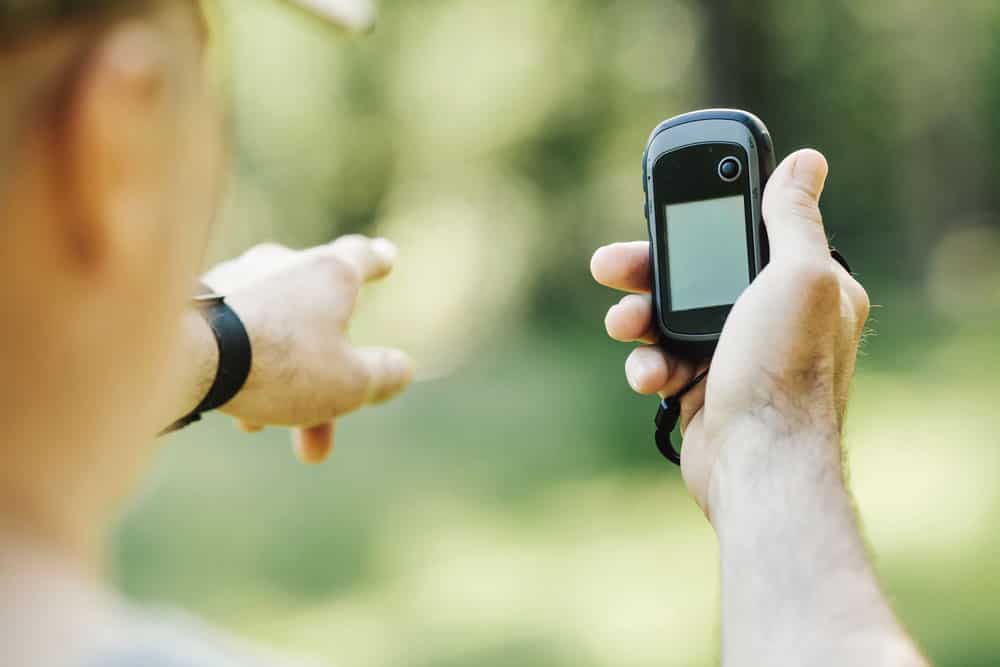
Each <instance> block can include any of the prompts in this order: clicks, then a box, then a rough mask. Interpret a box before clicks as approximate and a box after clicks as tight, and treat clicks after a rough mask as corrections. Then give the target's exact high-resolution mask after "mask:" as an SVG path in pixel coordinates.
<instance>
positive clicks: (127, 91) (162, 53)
mask: <svg viewBox="0 0 1000 667" xmlns="http://www.w3.org/2000/svg"><path fill="white" fill-rule="evenodd" d="M169 47H170V45H169V43H168V37H167V35H166V33H165V32H164V31H163V30H162V29H161V28H158V27H157V25H156V24H155V23H154V22H153V21H152V20H141V19H133V20H129V21H126V22H123V23H121V24H118V25H116V26H113V27H112V28H111V29H110V30H109V31H108V32H106V33H105V34H103V35H102V36H101V37H100V39H99V42H98V43H97V45H96V47H95V48H93V49H92V51H91V56H90V57H89V58H88V59H87V60H86V61H85V62H84V64H83V66H82V68H81V69H80V70H79V72H78V74H77V77H76V80H75V81H74V82H73V85H71V86H70V87H69V88H68V89H67V98H68V99H66V100H65V104H64V107H63V109H64V114H65V115H64V117H63V123H64V125H63V128H62V130H63V134H62V137H61V139H62V142H63V146H64V148H65V149H66V150H67V151H68V154H67V156H66V157H67V160H66V161H65V163H64V165H63V167H62V170H63V178H64V184H65V185H66V186H67V191H68V192H67V194H68V195H69V196H68V197H66V198H65V201H66V203H67V204H68V207H67V208H68V210H66V211H65V217H64V219H63V221H62V222H63V223H65V224H66V230H67V231H68V233H69V234H70V241H71V250H72V252H73V254H74V255H75V256H76V258H77V259H79V260H80V261H81V262H83V263H84V265H86V266H88V267H89V268H98V267H103V268H110V267H109V266H108V264H109V262H110V263H111V264H113V263H114V262H115V261H117V260H121V259H126V258H128V257H137V256H142V253H141V252H139V253H136V252H135V251H137V250H140V248H138V247H137V245H141V244H147V245H148V244H149V243H150V241H151V240H152V239H151V238H150V235H151V234H153V233H154V230H155V228H156V225H157V223H158V222H160V221H158V220H155V219H153V218H154V216H155V215H156V214H157V212H158V211H162V210H163V206H162V203H161V202H160V201H158V200H157V198H158V197H162V196H164V195H163V188H162V184H163V182H164V178H167V171H168V166H169V163H170V161H171V156H172V153H173V151H172V147H173V146H174V142H175V138H176V134H177V118H176V113H175V111H176V107H177V92H176V86H175V85H173V82H172V81H171V77H172V74H173V72H172V70H173V69H174V68H173V67H172V63H171V61H170V58H171V51H170V48H169Z"/></svg>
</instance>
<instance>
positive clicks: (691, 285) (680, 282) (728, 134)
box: [642, 109, 850, 465]
mask: <svg viewBox="0 0 1000 667" xmlns="http://www.w3.org/2000/svg"><path fill="white" fill-rule="evenodd" d="M774 168H775V155H774V144H773V143H772V141H771V136H770V134H768V131H767V128H766V127H765V126H764V123H762V122H761V120H760V119H759V118H757V117H756V116H754V115H753V114H750V113H747V112H746V111H739V110H736V109H707V110H704V111H692V112H691V113H686V114H683V115H680V116H675V117H674V118H670V119H668V120H665V121H663V122H662V123H660V124H659V125H658V126H657V127H656V129H655V130H653V133H652V134H651V135H650V137H649V143H648V144H647V145H646V150H645V152H644V153H643V158H642V186H643V191H644V193H645V215H646V223H647V225H648V227H649V254H650V258H649V259H650V262H649V264H650V275H651V282H652V293H653V321H654V326H655V328H656V330H657V332H658V337H659V343H660V344H661V345H662V346H663V347H664V348H665V349H666V350H667V351H669V352H670V353H671V354H672V355H674V356H676V357H680V358H684V359H689V360H693V361H701V360H704V359H708V358H710V357H711V356H712V353H713V352H714V351H715V346H716V344H717V343H718V341H719V336H720V335H721V334H722V327H723V325H724V324H725V322H726V318H727V317H728V316H729V312H730V310H732V307H733V304H734V303H735V302H736V300H737V299H738V298H739V296H740V295H741V294H742V293H743V290H745V289H746V288H747V287H749V285H750V282H751V281H752V280H753V279H754V278H755V277H756V276H757V274H758V273H760V272H761V271H762V270H763V269H764V267H765V266H766V265H767V262H768V259H769V257H770V251H769V246H768V242H767V232H766V230H765V229H764V221H763V218H762V216H761V196H762V193H763V192H764V186H765V185H766V184H767V179H768V178H769V177H770V176H771V172H773V171H774ZM832 256H833V258H834V259H835V260H836V261H838V262H839V263H840V264H841V265H843V267H844V268H845V269H847V270H848V271H850V268H849V267H848V265H847V262H846V261H845V260H844V258H843V257H842V256H841V255H840V254H839V253H837V252H836V251H832ZM706 376H707V373H702V374H700V375H698V376H697V377H695V378H694V379H693V380H691V381H690V382H689V383H688V384H687V386H685V387H684V388H683V389H681V391H680V392H678V393H677V394H676V395H674V396H671V397H668V398H665V399H664V400H663V401H662V402H661V403H660V409H659V412H658V413H657V415H656V420H655V423H656V428H657V431H656V444H657V447H658V448H659V450H660V452H661V453H662V454H663V455H664V456H665V457H666V458H667V459H669V460H670V461H672V462H674V463H676V464H678V465H680V456H679V455H678V453H677V450H676V449H675V448H674V446H673V444H672V442H671V440H670V437H671V434H672V433H673V431H674V429H675V427H676V426H677V421H678V419H679V417H680V400H681V398H682V397H683V396H684V394H686V393H687V392H688V391H690V390H691V389H692V388H694V387H695V386H697V385H698V383H700V382H702V381H703V380H704V379H705V377H706Z"/></svg>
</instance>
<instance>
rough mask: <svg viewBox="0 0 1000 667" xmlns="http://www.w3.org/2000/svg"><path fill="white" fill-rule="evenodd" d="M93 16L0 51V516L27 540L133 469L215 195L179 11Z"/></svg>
mask: <svg viewBox="0 0 1000 667" xmlns="http://www.w3.org/2000/svg"><path fill="white" fill-rule="evenodd" d="M17 4H25V3H16V2H15V3H11V2H9V1H8V2H5V6H11V5H17ZM36 4H37V5H42V4H45V3H44V2H40V3H36ZM52 4H53V5H65V4H66V3H52ZM81 4H82V3H81ZM99 4H100V5H101V7H100V9H99V12H98V13H93V14H78V15H70V14H52V15H48V16H45V17H44V18H45V19H47V20H48V21H49V22H46V21H44V20H43V14H41V13H37V12H36V13H34V14H32V15H31V16H30V17H27V18H23V21H24V22H23V23H22V24H21V25H22V26H23V30H24V32H23V33H17V34H16V36H15V37H11V38H9V39H8V40H7V41H6V42H5V43H4V46H3V48H0V96H2V97H3V99H4V100H5V104H4V107H5V108H4V109H3V112H2V114H3V115H2V117H0V206H2V208H0V210H2V212H3V216H2V221H0V321H2V322H3V326H2V328H0V364H2V367H3V369H4V373H5V376H6V377H5V382H4V384H3V389H0V410H2V411H3V418H2V420H0V423H2V424H3V426H2V427H0V428H3V432H2V433H0V503H5V504H8V505H10V504H14V505H17V506H19V507H22V508H23V510H24V511H23V513H22V514H21V515H20V516H23V518H24V520H25V521H26V522H28V523H31V524H39V525H41V524H45V523H46V522H53V521H65V520H66V519H65V518H61V519H60V518H56V516H55V515H56V514H57V510H56V508H54V507H52V506H50V503H51V502H53V501H52V498H53V494H52V491H53V489H52V488H48V487H47V486H46V485H48V486H57V487H59V492H60V493H61V494H63V496H64V497H65V498H67V499H68V500H69V502H73V503H74V504H75V505H76V506H77V507H78V508H79V512H80V514H81V515H93V513H95V512H101V511H105V510H106V507H105V505H106V504H107V502H108V501H109V500H110V498H109V495H110V494H109V492H112V493H114V492H117V491H118V489H115V487H116V486H121V487H122V488H121V489H120V490H122V491H123V490H124V485H125V483H126V480H128V479H129V477H130V475H129V473H130V471H133V470H135V469H136V466H137V465H138V463H139V462H140V461H141V458H142V454H141V450H142V447H141V442H142V440H143V439H145V438H146V437H148V435H149V434H148V433H144V430H146V429H148V426H146V425H145V424H148V422H149V420H150V416H151V415H152V414H153V413H154V412H155V410H156V409H157V404H158V403H161V402H162V401H163V399H164V398H165V396H164V395H163V392H164V390H163V389H162V387H164V386H165V383H164V382H163V378H164V376H165V373H166V372H167V370H168V368H169V365H170V364H169V359H170V357H171V355H172V354H173V353H174V352H173V349H172V344H173V343H172V341H173V339H174V333H175V332H176V330H177V326H178V325H177V321H178V314H179V312H180V310H181V308H182V307H183V304H184V300H185V297H186V295H187V294H188V293H189V290H190V289H191V285H192V279H193V276H194V274H195V272H196V269H197V267H198V264H199V261H200V258H201V252H202V249H203V246H204V243H205V239H206V233H207V229H208V225H209V222H210V220H211V219H212V217H213V213H214V210H215V208H216V202H217V200H218V195H219V191H220V184H221V182H222V169H221V167H222V159H221V157H222V150H221V144H220V132H219V129H218V114H217V113H216V104H215V100H214V95H213V91H212V87H211V86H210V85H208V83H207V80H206V74H205V71H204V67H203V48H204V25H203V23H202V22H201V19H200V14H199V13H198V11H197V6H196V5H195V4H194V3H193V2H188V1H187V0H151V1H149V2H144V3H141V6H140V4H137V3H118V5H113V3H110V2H102V3H99ZM121 5H128V6H127V7H125V8H124V9H122V7H121ZM15 16H16V17H17V18H16V20H22V18H21V16H22V15H16V13H14V12H5V14H4V19H6V20H9V21H14V20H15ZM12 25H15V24H14V23H8V24H7V27H6V28H5V31H4V34H5V35H8V36H9V35H11V34H12V32H16V31H14V29H13V28H12V27H10V26H12ZM115 471H118V473H120V474H116V472H115ZM7 509H9V507H8V508H7ZM8 515H9V513H8ZM57 530H59V531H61V532H62V533H65V534H66V535H64V539H69V540H72V539H75V538H76V536H74V535H72V531H73V530H74V527H72V526H60V527H58V528H57Z"/></svg>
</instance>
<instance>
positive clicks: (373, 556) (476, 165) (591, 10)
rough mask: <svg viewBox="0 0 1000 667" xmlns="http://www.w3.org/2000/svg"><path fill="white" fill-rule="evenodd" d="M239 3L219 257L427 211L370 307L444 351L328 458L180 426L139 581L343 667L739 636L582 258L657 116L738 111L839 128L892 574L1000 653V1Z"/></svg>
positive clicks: (619, 657)
mask: <svg viewBox="0 0 1000 667" xmlns="http://www.w3.org/2000/svg"><path fill="white" fill-rule="evenodd" d="M751 7H752V9H751ZM224 10H225V11H224V13H223V16H224V20H223V22H222V24H221V25H219V26H217V28H218V29H220V34H219V36H218V37H217V40H218V42H217V45H218V47H219V48H220V50H221V51H223V52H224V53H225V56H226V57H225V61H226V62H227V63H228V68H227V69H228V71H229V74H230V75H229V77H228V78H227V79H226V83H225V85H226V86H227V89H228V90H229V92H230V97H231V100H232V113H231V121H232V122H231V128H232V137H233V142H232V143H233V152H234V154H235V155H234V164H235V166H236V170H235V171H236V176H235V178H234V184H233V187H232V189H231V197H230V202H229V204H228V206H227V209H226V215H225V218H224V220H223V222H222V224H221V225H220V228H219V230H218V232H217V234H216V239H215V245H214V249H213V252H214V254H215V256H217V257H222V256H225V255H228V254H230V253H233V252H238V251H239V250H241V249H243V248H246V247H248V246H249V245H251V244H253V243H255V242H260V241H263V240H278V241H281V242H284V243H288V244H292V245H300V246H301V245H307V244H314V243H320V242H324V241H326V240H328V239H330V238H332V237H334V236H336V235H337V234H340V233H344V232H347V231H360V232H364V233H372V234H385V235H388V236H390V237H392V238H394V239H396V240H397V241H399V244H400V246H401V256H402V263H401V265H400V267H399V270H398V273H397V275H395V276H394V277H392V278H390V279H389V281H388V282H387V283H386V284H384V285H380V286H377V287H374V288H372V289H370V290H368V291H367V292H366V294H365V302H364V303H363V305H362V309H361V311H360V312H359V315H358V321H357V323H356V326H355V335H356V337H357V338H358V339H359V340H361V341H364V342H371V343H376V342H377V343H392V344H400V345H405V346H406V347H407V348H408V349H412V350H413V351H414V354H415V355H416V356H417V358H418V360H419V361H420V362H421V368H422V370H421V378H422V381H421V382H419V383H417V384H416V385H415V386H414V387H413V388H412V389H411V391H410V392H409V393H408V394H407V395H405V396H404V397H402V398H401V399H399V400H397V401H395V402H394V403H392V404H390V405H388V406H384V407H380V408H378V409H369V410H365V411H363V412H361V413H359V414H357V415H354V416H351V417H349V418H346V419H344V420H342V421H341V423H340V424H339V425H338V431H337V438H338V451H337V452H336V455H335V456H334V458H333V460H332V461H331V462H330V463H329V464H328V465H326V466H324V467H321V468H315V469H311V468H304V467H301V466H299V465H298V464H296V463H295V462H294V460H293V457H292V456H291V453H290V449H289V446H288V444H287V435H286V434H285V433H282V432H279V431H267V432H265V433H263V434H261V435H258V436H244V435H240V434H238V433H237V432H236V431H235V430H234V429H232V428H231V426H230V425H229V424H227V423H226V422H225V420H223V419H221V418H213V419H209V420H208V421H207V423H205V424H203V425H199V426H197V427H195V428H192V429H190V430H189V431H187V432H185V433H183V434H181V435H180V436H177V437H175V438H173V439H172V440H171V441H169V443H168V445H167V446H166V447H165V449H164V451H163V454H162V456H161V459H160V461H159V465H158V467H157V469H156V472H155V474H154V477H153V480H152V483H151V484H150V487H149V489H148V491H147V492H146V493H145V494H144V496H143V497H142V498H141V499H140V501H139V502H138V503H137V506H136V508H135V510H134V511H133V512H132V513H131V514H129V516H127V517H126V518H125V520H124V522H123V525H122V528H121V531H120V535H119V540H118V555H119V558H118V563H119V567H118V578H119V581H120V583H121V585H122V587H123V588H124V589H125V590H126V591H127V592H128V593H129V594H130V595H132V596H134V597H135V598H137V599H140V600H143V601H148V602H156V603H161V604H167V605H179V606H184V607H188V608H191V609H193V610H195V611H196V612H198V613H201V614H203V615H205V616H207V617H209V618H210V619H212V620H214V621H216V622H218V623H220V624H221V625H223V626H225V627H227V628H230V629H232V630H234V631H236V632H239V633H243V634H246V635H248V636H251V637H254V638H257V639H260V640H263V641H267V642H271V643H274V644H276V645H277V646H279V647H281V648H285V649H288V650H290V651H295V652H304V653H313V654H317V655H320V656H322V657H326V658H328V659H330V660H331V662H333V663H334V664H364V665H387V666H388V665H416V666H418V667H424V666H426V667H430V666H432V665H433V666H438V665H440V666H450V665H460V664H461V665H465V664H476V665H483V666H485V667H490V666H493V665H496V666H499V665H553V666H560V665H567V666H568V665H604V664H616V665H635V666H639V665H654V664H655V665H673V664H676V665H692V664H706V665H707V664H713V663H714V662H716V661H717V655H716V653H717V647H716V644H717V634H718V628H717V624H718V621H717V617H718V609H717V606H718V602H717V598H718V581H717V576H716V572H715V557H716V551H715V549H716V547H715V544H714V540H713V537H712V534H711V531H710V529H709V528H708V527H707V525H706V523H705V522H704V520H703V518H702V517H701V514H700V512H699V511H698V509H697V508H696V507H695V506H694V504H693V503H692V502H691V501H690V500H689V499H688V498H687V497H686V494H685V492H684V488H683V484H682V482H681V480H680V478H679V475H678V473H677V471H676V470H674V469H672V468H671V467H670V466H668V465H667V464H666V463H665V462H664V461H663V460H662V459H660V458H659V455H658V454H657V453H656V452H655V449H654V448H653V446H652V443H651V441H650V426H651V424H650V421H651V417H652V413H653V411H654V409H655V402H654V401H652V400H651V399H647V398H641V397H637V396H634V395H632V394H631V392H630V391H629V390H628V388H627V386H626V384H625V382H624V378H623V373H622V368H621V366H622V361H623V360H624V358H625V355H626V354H627V348H626V347H625V346H621V345H618V344H615V343H612V342H610V341H607V340H606V338H605V337H604V334H603V326H602V318H603V313H604V309H605V308H606V307H607V306H608V305H609V304H610V303H612V301H613V299H615V298H616V297H614V296H613V295H611V294H610V293H609V292H608V291H606V290H604V289H602V288H599V287H597V286H596V285H593V284H592V282H591V281H590V279H589V275H588V271H587V263H588V257H589V254H590V252H591V251H592V249H593V248H594V247H596V246H597V245H600V244H602V243H606V242H610V241H614V240H625V239H637V238H642V237H643V235H644V229H643V222H642V218H641V215H640V213H639V206H640V200H641V184H640V182H639V158H640V155H641V151H642V147H643V145H644V143H645V140H646V136H647V133H648V132H649V130H650V129H651V128H652V127H653V126H654V125H655V124H656V122H657V121H659V120H661V119H662V118H665V117H667V116H670V115H673V114H675V113H680V112H682V111H686V110H689V109H692V108H696V107H702V106H721V105H733V106H742V107H745V108H748V109H751V110H753V111H755V112H758V113H759V114H760V115H761V116H762V117H763V118H764V119H765V121H766V122H767V123H768V125H769V127H770V129H771V131H772V133H773V134H774V136H775V140H776V144H777V147H778V150H779V152H782V153H784V152H788V151H790V150H792V149H794V148H796V147H799V146H803V145H814V146H817V147H818V148H820V149H822V150H824V152H825V153H826V154H827V155H828V157H829V159H830V163H831V178H830V182H829V185H828V187H827V191H826V195H825V198H824V213H825V215H826V221H827V226H828V228H829V229H830V231H831V233H832V235H833V236H834V240H835V243H837V245H838V246H839V247H840V248H841V249H843V250H844V251H845V252H846V253H847V254H848V256H849V257H850V258H851V260H852V263H853V264H854V265H855V268H856V269H857V270H858V273H859V275H860V276H861V278H862V279H863V280H864V281H865V283H866V285H867V286H868V287H869V290H870V292H871V294H872V301H873V303H874V304H875V306H876V307H875V308H874V309H873V321H872V325H871V329H872V333H871V334H870V335H869V337H868V339H867V340H866V343H865V346H864V351H863V356H862V358H861V360H860V362H859V371H858V378H857V383H856V389H855V393H854V396H853V399H852V405H851V409H850V414H849V423H848V428H847V437H846V441H847V446H848V450H849V460H850V464H851V476H852V480H853V483H854V489H855V493H856V496H857V499H858V504H859V508H860V510H861V512H862V515H863V520H864V523H865V527H866V534H867V536H868V538H869V541H870V543H871V547H872V551H873V554H874V557H875V560H876V563H877V566H878V569H879V571H880V573H881V575H882V577H883V580H884V581H885V584H886V587H887V589H888V590H889V592H890V594H891V596H892V598H893V600H894V602H895V605H896V607H897V609H898V610H899V613H900V614H901V616H902V617H903V619H904V620H905V621H906V622H907V623H908V624H909V626H910V627H911V628H912V630H913V632H914V634H915V636H916V637H917V639H918V641H920V642H921V644H922V646H924V647H925V649H926V650H927V652H928V653H929V654H930V656H931V657H932V658H933V659H934V661H935V664H937V665H939V666H942V667H943V666H946V665H956V666H958V665H963V666H969V665H987V664H995V662H996V660H995V656H996V655H1000V637H998V636H997V634H996V633H995V632H992V628H994V627H995V626H996V625H997V624H998V623H1000V603H998V602H997V600H1000V583H998V581H1000V579H998V577H997V573H998V567H997V565H996V563H997V562H998V558H1000V537H997V535H998V533H997V530H996V526H997V525H1000V481H998V480H997V478H996V474H995V471H997V470H1000V448H998V447H997V445H998V444H1000V443H998V438H997V436H996V435H995V434H996V433H998V432H1000V414H998V412H997V410H996V406H995V398H994V397H995V396H996V395H997V384H998V383H997V381H996V380H995V378H996V377H997V373H998V372H1000V356H998V355H997V352H996V351H997V342H996V341H997V333H998V323H1000V273H998V271H997V269H996V268H994V267H995V266H996V265H997V263H996V260H995V257H996V251H1000V231H998V217H997V212H998V206H1000V202H998V199H997V196H996V194H995V187H994V181H995V179H996V177H997V176H1000V172H998V169H997V165H998V164H1000V162H998V161H997V158H996V156H995V155H996V151H997V150H998V149H1000V120H997V119H996V117H995V114H994V113H993V110H994V109H995V106H996V105H995V102H996V100H997V99H1000V49H998V48H997V47H996V44H997V43H998V42H997V40H996V36H997V34H998V30H1000V7H997V6H996V4H995V3H993V2H988V1H985V0H983V1H978V2H977V1H973V0H960V1H958V2H955V3H950V4H949V5H948V10H947V11H946V12H943V13H942V11H941V10H940V8H939V7H935V6H933V5H932V4H927V3H912V2H908V1H907V0H890V1H889V2H879V3H870V2H866V1H862V0H853V1H846V0H834V1H833V2H819V1H818V0H810V1H807V2H782V1H780V0H769V1H768V2H762V3H741V2H736V1H735V0H733V1H731V2H729V1H725V0H712V1H705V2H697V3H696V2H683V1H668V2H638V1H624V2H615V3H605V2H597V1H596V0H589V1H588V0H575V1H571V0H545V1H541V2H539V1H538V0H513V1H511V0H506V1H504V2H499V1H488V2H479V1H474V0H434V1H428V2H403V1H402V0H395V1H393V2H385V3H383V4H382V6H381V18H380V24H379V26H378V27H377V29H376V31H375V32H374V33H373V34H371V35H368V36H365V37H345V36H343V35H338V34H337V33H334V32H331V31H329V30H327V29H325V28H324V27H322V26H320V25H318V24H313V23H311V22H310V21H309V20H308V19H306V18H305V17H304V16H301V15H299V14H293V13H286V12H282V11H281V10H280V9H276V8H275V6H273V4H272V3H270V2H267V1H265V0H253V1H250V0H229V2H227V3H224Z"/></svg>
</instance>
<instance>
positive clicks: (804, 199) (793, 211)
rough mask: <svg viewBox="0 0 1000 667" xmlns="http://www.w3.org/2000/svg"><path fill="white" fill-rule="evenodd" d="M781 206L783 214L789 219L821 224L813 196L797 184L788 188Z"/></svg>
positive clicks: (816, 203)
mask: <svg viewBox="0 0 1000 667" xmlns="http://www.w3.org/2000/svg"><path fill="white" fill-rule="evenodd" d="M782 204H783V206H782V208H783V209H784V212H785V213H786V214H787V215H789V216H791V217H794V218H797V219H800V220H804V221H807V222H815V223H817V224H821V223H822V222H823V214H822V213H821V212H820V210H819V203H818V202H817V201H816V197H815V195H813V193H811V192H809V191H808V190H807V189H806V188H805V187H804V186H801V185H798V184H793V185H791V186H789V189H788V192H787V193H786V194H785V197H784V198H783V202H782Z"/></svg>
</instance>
